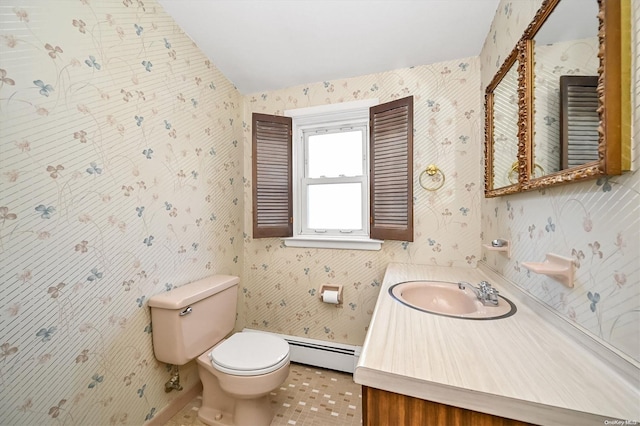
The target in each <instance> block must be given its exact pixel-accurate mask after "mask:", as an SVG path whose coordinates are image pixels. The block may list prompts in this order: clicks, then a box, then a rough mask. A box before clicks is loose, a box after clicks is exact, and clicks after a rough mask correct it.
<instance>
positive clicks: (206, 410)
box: [197, 351, 289, 426]
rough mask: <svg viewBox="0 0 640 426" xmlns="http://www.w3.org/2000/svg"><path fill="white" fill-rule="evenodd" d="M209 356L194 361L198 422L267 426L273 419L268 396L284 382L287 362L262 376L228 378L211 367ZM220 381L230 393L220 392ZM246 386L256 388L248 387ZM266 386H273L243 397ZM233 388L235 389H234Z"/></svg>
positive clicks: (225, 425) (237, 425)
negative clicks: (199, 403)
mask: <svg viewBox="0 0 640 426" xmlns="http://www.w3.org/2000/svg"><path fill="white" fill-rule="evenodd" d="M208 354H209V351H207V352H205V353H204V354H202V355H200V356H199V357H198V358H197V364H198V373H199V376H200V380H201V381H202V407H201V408H200V410H199V411H198V419H200V421H202V422H203V423H206V424H208V425H215V426H269V425H270V424H271V421H272V420H273V416H274V412H273V411H272V409H271V403H270V402H269V393H270V392H271V391H272V390H274V389H277V387H278V386H280V385H281V384H282V383H283V382H284V381H285V380H286V378H287V376H288V374H289V363H287V364H286V365H285V366H283V367H281V368H279V369H278V370H276V371H274V372H271V373H268V374H264V375H261V376H229V375H227V374H225V373H221V372H219V371H217V370H216V369H215V368H213V365H211V361H210V360H209V355H208ZM218 376H220V377H218ZM221 380H223V381H224V382H225V386H226V387H227V388H228V389H230V390H231V391H232V392H233V393H232V394H230V393H227V392H225V391H224V390H223V389H222V387H221V386H220V381H221ZM248 381H251V382H248ZM276 382H277V383H276ZM245 383H253V384H255V386H248V387H247V386H246V384H245ZM265 383H272V386H269V389H268V390H266V388H265V391H264V392H260V393H259V394H252V395H244V393H245V392H248V393H249V394H250V393H251V391H252V390H253V391H255V390H257V389H260V388H263V386H262V385H264V384H265ZM236 386H237V389H234V388H235V387H236ZM241 391H242V392H241Z"/></svg>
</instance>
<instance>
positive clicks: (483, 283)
mask: <svg viewBox="0 0 640 426" xmlns="http://www.w3.org/2000/svg"><path fill="white" fill-rule="evenodd" d="M490 289H491V284H489V283H488V282H487V281H480V290H482V291H489V290H490Z"/></svg>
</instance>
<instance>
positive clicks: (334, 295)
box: [322, 290, 339, 305]
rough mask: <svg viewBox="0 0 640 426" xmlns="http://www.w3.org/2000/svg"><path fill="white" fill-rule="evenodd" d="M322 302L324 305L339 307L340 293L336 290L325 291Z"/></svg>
mask: <svg viewBox="0 0 640 426" xmlns="http://www.w3.org/2000/svg"><path fill="white" fill-rule="evenodd" d="M322 301H323V302H324V303H332V304H334V305H337V304H338V303H339V301H338V292H337V291H334V290H325V291H324V293H322Z"/></svg>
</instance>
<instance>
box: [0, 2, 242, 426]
mask: <svg viewBox="0 0 640 426" xmlns="http://www.w3.org/2000/svg"><path fill="white" fill-rule="evenodd" d="M141 4H142V3H141V2H140V3H139V2H136V1H124V2H123V1H121V0H118V1H116V0H110V1H107V0H101V1H91V2H80V1H77V2H67V1H56V2H51V1H48V0H37V1H35V0H34V1H28V2H25V1H13V2H2V4H1V5H0V69H2V77H3V78H4V80H3V82H1V83H0V283H1V285H0V345H1V348H2V354H1V355H0V357H1V362H0V381H1V383H2V387H1V390H0V423H1V424H25V425H26V424H55V423H56V422H60V423H64V424H77V425H88V424H94V425H97V424H116V423H118V424H119V423H123V424H125V423H126V424H142V423H143V422H144V421H145V419H147V418H150V417H151V416H152V415H154V414H155V413H157V412H158V411H159V410H161V409H162V408H164V407H165V406H166V405H167V403H168V402H169V401H170V400H171V399H173V398H175V397H176V396H178V395H179V394H178V393H176V392H173V393H171V394H165V392H164V388H163V385H164V382H165V381H167V380H168V378H169V373H168V372H167V370H166V368H165V365H164V364H161V363H157V362H156V361H155V359H154V356H153V351H152V345H151V335H150V328H149V327H150V315H149V310H148V308H147V304H146V302H147V301H148V299H149V298H150V297H151V296H152V295H154V294H156V293H160V292H163V291H166V290H167V289H169V288H171V287H173V286H179V285H182V284H185V283H187V282H189V281H193V280H195V279H198V278H201V277H203V276H206V275H208V274H211V273H213V272H223V273H232V274H240V273H241V264H242V165H241V164H242V140H241V137H242V135H241V122H242V116H241V102H242V98H241V97H240V96H239V94H238V92H237V91H236V90H235V89H234V87H233V86H232V85H231V83H229V81H227V79H226V78H225V77H224V76H222V75H221V74H220V72H218V71H217V70H216V68H215V67H214V66H213V65H211V64H210V62H209V61H208V60H207V58H206V57H205V56H204V55H203V54H202V53H201V52H200V50H199V49H198V48H197V47H196V46H195V45H194V44H193V42H192V41H191V40H190V39H189V38H188V37H187V36H186V35H185V34H184V33H183V32H182V31H181V30H180V28H178V27H177V26H176V25H175V23H174V21H173V19H171V18H170V17H169V16H168V15H166V14H165V13H164V12H163V11H162V9H161V8H160V7H159V6H158V5H157V4H156V3H155V1H153V0H145V1H144V6H142V5H141ZM136 25H137V26H138V27H139V28H141V29H139V28H137V27H136ZM137 31H138V32H140V34H137ZM56 48H57V50H56ZM52 49H53V50H52ZM92 58H93V59H92ZM143 62H144V63H145V64H143ZM149 63H150V64H151V65H150V66H149V67H148V68H149V70H147V67H146V64H149ZM96 64H97V66H99V67H100V68H99V69H98V68H97V66H96ZM47 86H50V87H47ZM45 88H46V89H45ZM46 95H48V96H46ZM136 116H137V117H139V118H140V117H144V118H143V119H142V120H141V121H140V125H137V119H136ZM40 205H42V207H39V206H40ZM151 237H153V238H152V239H151ZM150 239H151V242H150V243H148V242H149V240H150ZM145 240H146V241H147V243H145ZM182 379H183V385H184V386H185V388H189V387H190V386H193V385H194V384H196V381H197V380H198V379H197V371H196V369H195V365H190V366H187V367H184V368H183V369H182Z"/></svg>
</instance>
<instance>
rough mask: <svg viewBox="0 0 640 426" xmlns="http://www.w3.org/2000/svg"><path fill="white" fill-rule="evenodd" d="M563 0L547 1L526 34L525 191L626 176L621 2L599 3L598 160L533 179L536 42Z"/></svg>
mask: <svg viewBox="0 0 640 426" xmlns="http://www.w3.org/2000/svg"><path fill="white" fill-rule="evenodd" d="M560 1H562V0H545V1H544V2H543V3H542V6H541V7H540V9H539V10H538V12H537V13H536V15H535V17H534V18H533V21H532V22H531V24H530V25H529V27H528V28H527V29H526V30H525V32H524V35H523V37H522V40H523V42H524V45H523V47H524V52H523V62H524V69H525V73H524V74H525V75H524V80H525V82H524V83H525V86H526V87H527V89H528V90H527V99H526V113H525V120H526V122H527V123H528V124H529V125H528V126H527V128H526V132H525V135H524V136H525V149H526V151H525V154H524V157H525V164H524V166H525V170H524V176H522V175H521V178H524V180H523V181H522V189H523V190H525V191H526V190H532V189H540V188H546V187H548V186H553V185H559V184H563V183H569V182H575V181H579V180H583V179H589V178H594V177H598V176H602V175H619V174H621V173H622V161H621V159H622V155H621V149H622V148H621V147H622V145H621V138H622V131H621V129H622V125H621V114H622V103H621V95H622V86H623V85H622V84H621V82H622V78H621V71H622V64H621V56H622V55H621V31H620V29H621V21H620V19H621V15H620V13H621V7H620V0H598V9H599V13H598V21H599V24H598V42H599V49H598V59H599V61H600V64H599V66H598V88H597V93H598V115H599V116H600V125H599V126H598V136H599V137H598V160H596V161H592V162H589V163H585V164H583V165H581V166H577V167H572V168H569V169H565V170H561V171H559V172H556V173H552V174H549V175H547V176H543V177H540V178H534V179H532V178H531V177H530V176H531V175H532V173H531V172H532V170H533V167H534V164H533V158H534V156H533V115H534V113H535V111H534V106H533V101H534V90H535V87H534V84H533V82H534V56H533V38H534V37H535V35H536V33H537V32H538V31H539V30H540V28H541V27H542V26H543V24H544V23H545V21H546V20H547V18H548V17H549V15H550V14H551V13H552V12H553V10H554V9H555V7H556V6H557V5H558V3H560ZM605 34H606V37H605Z"/></svg>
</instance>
